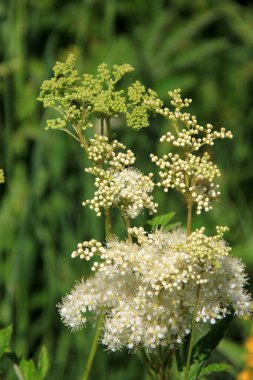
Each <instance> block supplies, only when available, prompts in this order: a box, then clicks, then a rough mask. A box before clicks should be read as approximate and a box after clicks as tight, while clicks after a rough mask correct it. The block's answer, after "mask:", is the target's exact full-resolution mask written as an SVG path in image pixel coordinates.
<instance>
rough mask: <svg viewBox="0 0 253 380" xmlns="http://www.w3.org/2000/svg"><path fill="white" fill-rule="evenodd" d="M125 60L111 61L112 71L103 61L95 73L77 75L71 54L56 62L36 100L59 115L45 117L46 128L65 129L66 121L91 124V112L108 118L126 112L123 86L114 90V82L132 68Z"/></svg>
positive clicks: (81, 124)
mask: <svg viewBox="0 0 253 380" xmlns="http://www.w3.org/2000/svg"><path fill="white" fill-rule="evenodd" d="M133 70H134V69H133V67H132V66H131V65H129V64H123V65H120V66H119V65H114V66H113V68H112V71H110V70H109V69H108V66H107V65H106V64H105V63H102V64H101V65H99V66H98V69H97V74H96V75H91V74H84V75H82V76H80V75H79V73H78V70H77V68H76V61H75V57H74V56H73V55H72V54H70V55H69V56H68V58H67V60H66V62H57V63H56V65H55V66H54V68H53V71H54V76H53V77H52V78H51V79H49V80H46V81H44V82H43V84H42V86H41V91H40V95H39V98H38V100H40V101H42V102H43V105H44V107H51V108H53V109H55V110H56V111H58V112H59V113H60V114H61V115H62V116H61V117H57V118H55V119H50V120H48V121H47V128H48V129H49V128H50V129H62V130H65V129H68V128H69V125H71V126H73V127H74V130H75V129H76V128H80V127H81V128H82V129H86V128H88V127H91V126H93V119H94V116H96V117H98V118H104V119H106V118H111V117H116V116H118V114H119V113H126V110H127V108H126V107H127V106H126V97H125V94H124V90H116V89H115V86H116V84H117V82H118V81H119V80H120V79H121V78H122V77H123V76H125V75H126V74H127V73H130V72H131V71H133Z"/></svg>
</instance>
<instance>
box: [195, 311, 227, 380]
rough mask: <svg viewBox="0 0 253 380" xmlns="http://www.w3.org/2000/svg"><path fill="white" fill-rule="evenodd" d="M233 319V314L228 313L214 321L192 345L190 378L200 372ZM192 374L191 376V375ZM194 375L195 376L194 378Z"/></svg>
mask: <svg viewBox="0 0 253 380" xmlns="http://www.w3.org/2000/svg"><path fill="white" fill-rule="evenodd" d="M232 319H233V315H232V314H230V315H228V316H227V317H226V318H224V319H222V320H220V321H219V322H218V323H216V324H215V325H214V326H213V327H212V328H211V330H210V331H208V333H207V334H206V335H204V336H203V337H202V338H201V339H200V340H199V341H198V342H197V343H196V344H195V346H194V347H193V351H192V360H191V362H192V363H193V365H192V367H191V370H190V376H191V378H192V379H196V377H197V376H198V375H199V373H200V372H201V370H202V368H203V366H204V364H205V362H206V360H207V359H208V358H209V356H210V355H211V353H212V352H213V350H214V349H215V348H216V347H217V346H218V344H219V343H220V341H221V340H222V339H223V338H224V335H225V334H226V332H227V329H228V327H229V325H230V323H231V321H232ZM192 376H193V377H192ZM194 376H195V378H194Z"/></svg>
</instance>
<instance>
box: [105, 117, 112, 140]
mask: <svg viewBox="0 0 253 380" xmlns="http://www.w3.org/2000/svg"><path fill="white" fill-rule="evenodd" d="M105 122H106V128H107V136H108V139H109V141H112V126H111V120H110V119H109V118H107V119H105Z"/></svg>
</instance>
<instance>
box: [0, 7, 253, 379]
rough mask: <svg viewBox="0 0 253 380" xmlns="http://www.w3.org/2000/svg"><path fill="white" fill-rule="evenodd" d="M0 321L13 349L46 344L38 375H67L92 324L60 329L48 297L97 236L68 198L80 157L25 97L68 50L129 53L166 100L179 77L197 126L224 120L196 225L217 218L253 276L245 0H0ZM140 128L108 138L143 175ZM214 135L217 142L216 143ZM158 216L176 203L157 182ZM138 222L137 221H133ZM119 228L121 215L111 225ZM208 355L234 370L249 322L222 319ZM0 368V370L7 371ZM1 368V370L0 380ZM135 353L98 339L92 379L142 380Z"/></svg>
mask: <svg viewBox="0 0 253 380" xmlns="http://www.w3.org/2000/svg"><path fill="white" fill-rule="evenodd" d="M0 28H1V33H0V57H1V63H0V106H1V113H0V168H3V169H4V171H5V177H6V183H5V184H4V185H2V186H1V188H0V260H1V262H0V327H3V326H6V325H8V324H9V323H13V325H14V331H15V333H14V337H13V347H14V348H15V350H16V352H17V353H18V354H20V353H23V354H24V355H25V356H26V357H31V356H32V357H35V358H36V355H37V352H38V349H39V347H40V346H41V345H42V344H45V345H46V347H47V349H48V351H49V354H50V362H51V365H50V372H49V375H48V379H54V380H57V379H62V378H64V379H67V380H68V379H77V380H78V379H80V378H81V374H82V372H83V370H84V366H85V360H86V358H87V354H88V351H89V346H90V342H91V339H92V328H91V327H90V326H88V328H87V329H85V330H82V331H81V332H79V333H71V332H70V331H69V330H67V329H66V328H65V327H64V326H63V325H62V323H61V321H60V318H59V315H58V312H57V309H56V304H57V303H58V302H59V301H60V299H61V297H62V296H64V295H65V293H66V292H68V291H69V290H70V288H71V287H72V285H73V283H74V282H75V280H77V279H79V278H80V277H81V276H82V275H87V274H88V273H89V270H88V268H87V267H86V266H85V265H84V264H83V263H81V262H80V261H79V260H78V259H76V260H72V259H71V258H70V252H71V251H72V250H73V248H75V246H76V243H77V242H79V241H82V240H84V239H90V238H96V239H98V240H99V239H103V237H104V230H103V221H102V220H101V221H100V220H99V221H98V220H97V218H96V216H95V214H93V213H92V211H91V210H89V209H88V208H83V207H82V206H81V202H82V200H84V199H86V198H88V197H89V196H90V195H91V194H92V192H93V180H92V178H91V176H90V175H85V174H84V171H83V169H84V166H85V165H86V164H87V163H86V160H85V157H84V155H83V152H82V150H81V149H80V147H79V146H78V145H77V144H76V142H75V141H74V140H71V138H70V137H68V136H67V135H63V134H62V133H59V132H46V131H45V130H44V127H45V124H46V123H45V120H46V118H47V117H48V116H49V112H48V111H45V110H43V109H42V106H41V104H39V103H38V101H37V99H36V98H37V96H38V92H39V87H40V85H41V83H42V81H43V80H45V79H47V78H49V77H50V76H51V74H52V71H51V68H52V66H53V65H54V63H55V61H56V60H64V59H65V58H66V55H67V54H68V53H69V52H72V53H74V54H75V55H76V56H77V59H78V65H79V67H80V70H81V71H83V72H87V71H88V72H94V71H95V69H96V66H97V64H99V63H101V62H107V63H108V64H109V65H110V64H113V63H116V64H121V63H125V62H126V63H131V64H132V65H133V66H134V67H135V69H136V70H135V73H134V74H133V75H132V74H131V76H132V78H131V79H140V80H142V81H143V82H144V83H145V84H146V85H147V86H150V87H151V88H153V89H154V90H155V91H157V92H158V93H159V95H160V97H162V98H163V99H166V96H167V91H168V90H171V89H173V88H178V87H180V88H181V89H182V92H183V95H185V96H187V97H191V98H193V100H194V102H193V105H192V107H191V110H192V112H193V113H195V114H197V115H198V116H199V120H200V122H203V123H204V122H211V123H213V124H214V125H216V126H217V127H221V126H224V127H226V128H227V129H231V130H232V132H233V134H234V139H233V140H232V141H223V142H222V143H217V146H216V147H215V148H214V149H212V151H211V153H212V155H213V156H214V159H215V161H216V162H217V163H218V165H220V167H221V171H222V178H221V181H220V184H221V190H222V196H221V199H220V201H219V202H217V203H216V204H215V206H214V209H213V211H212V212H211V213H209V214H205V215H202V216H201V217H197V218H195V222H194V223H195V226H200V225H204V224H205V225H206V226H207V227H208V228H207V230H208V232H210V233H213V232H214V226H215V225H216V224H219V225H228V226H230V228H231V230H230V232H229V233H228V234H227V240H228V241H229V242H230V243H231V245H232V246H233V254H235V255H237V256H239V257H241V258H242V259H243V260H244V262H245V263H246V265H247V270H248V272H249V274H250V276H251V277H252V276H253V252H252V250H253V233H252V230H253V214H252V206H253V205H252V200H253V197H252V191H253V163H252V140H253V126H252V123H253V107H252V95H253V3H252V1H250V0H249V1H248V2H247V1H244V2H242V1H241V2H240V1H235V0H231V1H228V0H227V1H226V0H224V1H221V0H194V1H189V0H171V1H162V0H155V1H154V0H136V1H131V0H120V1H116V0H106V1H105V0H76V1H71V0H68V1H67V0H65V1H63V0H43V1H38V0H9V1H6V2H4V1H2V2H0ZM151 124H152V126H151V128H149V129H146V130H142V131H141V132H133V131H132V130H130V129H127V127H125V126H124V125H123V126H122V127H121V128H118V129H117V130H116V132H117V135H118V138H119V139H121V140H122V141H123V142H125V143H126V144H127V146H128V147H129V148H131V149H133V150H134V151H135V152H136V155H137V158H138V160H137V166H138V167H139V168H140V169H143V171H144V172H148V171H149V170H152V169H154V168H153V166H151V165H150V164H149V163H148V156H149V153H150V152H154V153H155V152H156V153H158V154H160V153H161V149H162V148H161V147H160V146H159V144H158V138H159V136H161V134H162V133H163V132H164V130H165V126H164V125H163V123H162V121H160V120H159V119H155V120H152V122H151ZM221 144H222V145H221ZM156 199H157V200H159V202H160V210H159V211H160V213H163V212H168V211H175V212H176V217H175V220H184V218H185V211H184V209H183V206H182V205H181V204H180V203H179V202H178V200H179V198H177V196H176V195H175V193H173V192H172V191H171V192H170V193H169V195H168V196H166V197H165V196H164V194H163V193H162V191H160V190H159V191H157V193H156ZM142 221H143V218H142V217H140V219H139V220H138V221H137V223H142ZM117 231H118V233H119V234H122V232H121V225H120V224H119V225H118V227H117ZM233 326H234V328H232V329H231V331H230V334H229V338H228V339H227V340H226V342H224V343H223V345H222V346H221V347H220V349H219V352H218V353H217V355H218V356H219V357H223V358H225V359H226V360H227V361H228V362H230V363H231V364H232V365H233V366H234V368H235V371H234V373H233V374H231V375H225V377H222V376H221V377H218V376H216V377H215V379H218V378H219V379H233V378H235V376H236V372H237V371H239V370H240V369H241V368H242V367H243V365H244V349H243V347H242V342H243V340H244V338H245V337H246V336H247V334H248V332H249V328H250V327H249V322H234V325H233ZM12 372H13V371H12V369H11V367H10V366H8V365H6V368H5V373H3V374H2V375H1V374H0V379H1V380H3V379H12V378H13V375H12ZM1 376H2V377H1ZM144 378H145V375H144V371H143V369H142V363H141V360H140V358H139V357H138V355H129V354H128V353H127V352H121V353H116V354H115V353H106V352H104V351H103V348H101V347H100V348H99V351H98V353H97V356H96V362H95V366H94V368H93V370H92V376H91V379H100V380H106V379H112V380H119V379H121V380H122V379H123V380H130V379H131V380H135V379H136V380H137V379H144Z"/></svg>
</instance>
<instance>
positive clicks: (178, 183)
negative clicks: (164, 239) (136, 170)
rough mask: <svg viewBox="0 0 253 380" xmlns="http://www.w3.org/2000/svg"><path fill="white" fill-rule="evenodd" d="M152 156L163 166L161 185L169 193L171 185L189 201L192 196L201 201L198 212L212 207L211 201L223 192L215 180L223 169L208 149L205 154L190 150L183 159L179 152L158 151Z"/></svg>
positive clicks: (159, 165) (159, 183)
mask: <svg viewBox="0 0 253 380" xmlns="http://www.w3.org/2000/svg"><path fill="white" fill-rule="evenodd" d="M150 157H151V161H152V162H154V163H155V164H156V165H157V166H158V167H159V168H160V171H159V176H160V178H161V181H160V182H158V186H163V188H164V191H165V192H167V191H168V189H169V188H175V189H176V190H178V191H180V192H181V193H183V194H184V196H185V197H186V198H187V200H189V198H191V199H192V201H193V202H195V203H196V204H197V214H200V213H201V211H202V209H204V210H205V211H209V210H211V209H212V205H211V201H212V200H213V199H216V198H217V197H218V196H219V195H220V192H219V185H218V184H215V182H214V180H215V177H219V176H220V171H219V169H218V167H217V166H216V165H214V164H213V163H212V161H211V160H210V156H209V154H208V153H207V152H205V153H204V154H203V155H202V156H195V155H193V154H191V153H189V154H188V155H187V159H181V158H180V156H179V155H178V154H173V153H168V154H165V155H164V156H163V157H162V158H158V157H157V156H155V155H154V154H151V156H150Z"/></svg>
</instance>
